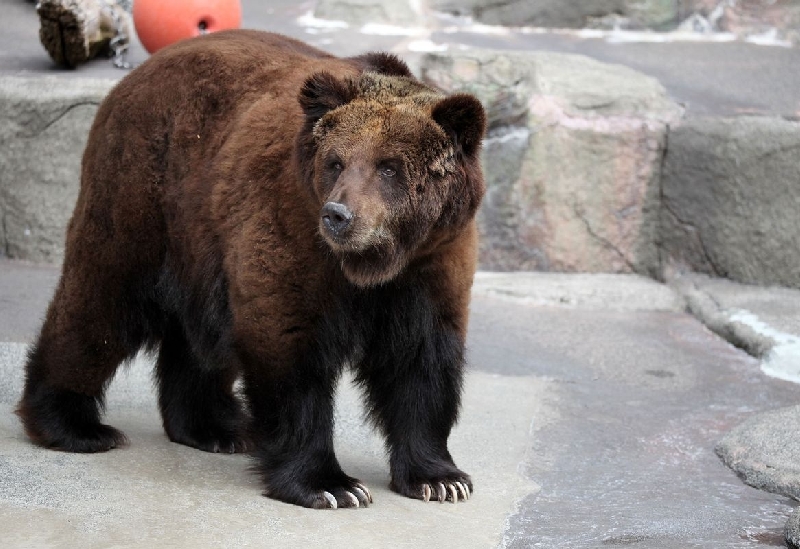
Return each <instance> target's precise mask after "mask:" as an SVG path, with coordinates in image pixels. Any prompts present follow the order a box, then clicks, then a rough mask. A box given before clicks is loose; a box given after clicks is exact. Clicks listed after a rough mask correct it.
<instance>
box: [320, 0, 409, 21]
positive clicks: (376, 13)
mask: <svg viewBox="0 0 800 549" xmlns="http://www.w3.org/2000/svg"><path fill="white" fill-rule="evenodd" d="M420 5H421V4H420V3H419V2H417V4H416V5H412V3H411V2H397V1H396V0H319V2H317V5H316V8H315V10H314V15H315V16H316V17H319V18H321V19H333V20H341V21H346V22H347V23H349V24H351V25H365V24H367V23H379V24H384V25H395V26H416V25H419V24H421V15H420ZM415 7H416V9H415Z"/></svg>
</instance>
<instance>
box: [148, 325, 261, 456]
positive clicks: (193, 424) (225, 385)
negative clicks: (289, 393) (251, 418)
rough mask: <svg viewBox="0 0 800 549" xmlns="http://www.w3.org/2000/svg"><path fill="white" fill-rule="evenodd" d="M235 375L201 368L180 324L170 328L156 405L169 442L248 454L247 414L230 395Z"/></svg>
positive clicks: (220, 369)
mask: <svg viewBox="0 0 800 549" xmlns="http://www.w3.org/2000/svg"><path fill="white" fill-rule="evenodd" d="M236 377H237V372H236V370H235V369H234V368H232V367H228V368H224V367H222V366H220V365H216V366H214V367H208V366H206V367H203V366H202V365H201V363H200V362H199V361H198V360H196V359H195V358H194V355H193V351H192V349H191V347H190V345H189V343H188V342H187V341H186V338H185V336H184V335H183V331H182V329H181V327H180V325H177V324H173V325H172V326H171V327H170V328H169V329H168V330H167V332H166V335H165V337H164V339H163V341H162V342H161V349H160V351H159V355H158V362H157V364H156V379H157V381H158V392H159V397H158V404H159V408H160V410H161V417H162V420H163V423H164V430H165V431H166V433H167V436H168V437H169V439H170V440H171V441H173V442H177V443H180V444H185V445H186V446H191V447H193V448H197V449H199V450H204V451H206V452H227V453H231V454H232V453H234V452H245V451H247V446H248V444H247V440H246V438H245V436H244V433H243V430H244V429H243V428H244V426H245V415H244V412H243V411H242V407H241V404H240V403H239V401H238V399H237V398H236V397H235V395H234V393H233V383H234V381H235V380H236Z"/></svg>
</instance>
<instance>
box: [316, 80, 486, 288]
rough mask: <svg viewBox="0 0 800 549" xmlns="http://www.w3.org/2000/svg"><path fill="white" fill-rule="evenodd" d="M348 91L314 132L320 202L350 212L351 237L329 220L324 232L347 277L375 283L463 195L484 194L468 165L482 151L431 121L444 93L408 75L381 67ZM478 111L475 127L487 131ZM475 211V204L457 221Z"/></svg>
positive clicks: (397, 266) (398, 265)
mask: <svg viewBox="0 0 800 549" xmlns="http://www.w3.org/2000/svg"><path fill="white" fill-rule="evenodd" d="M341 89H344V90H347V92H346V93H347V94H349V97H346V98H344V99H346V101H343V102H342V104H340V105H337V106H335V107H334V108H332V109H330V110H328V111H327V112H325V113H324V114H323V115H322V116H321V117H320V118H319V119H318V120H316V122H315V123H314V125H313V127H312V129H311V132H312V135H313V141H314V152H315V154H314V158H313V165H314V178H313V181H312V182H311V183H312V186H313V190H314V194H315V196H316V197H317V200H318V202H319V205H320V207H322V206H323V205H324V204H326V203H337V204H342V205H344V206H345V207H346V208H347V209H348V210H349V211H350V212H352V214H353V219H352V223H351V225H352V226H351V227H349V228H348V231H347V235H346V237H345V236H344V235H339V234H332V233H331V231H329V230H326V227H325V224H324V223H323V221H322V220H321V221H320V234H321V235H322V237H323V238H324V239H325V241H326V242H327V243H328V245H329V246H330V247H331V250H332V251H333V253H334V254H336V255H337V257H339V259H340V261H341V265H342V269H343V271H344V273H345V275H346V276H347V278H348V279H349V280H350V281H351V282H353V283H354V284H357V285H360V286H371V285H375V284H379V283H382V282H385V281H387V280H390V279H392V278H394V277H395V276H396V275H397V274H398V273H399V272H400V271H401V270H402V269H403V268H404V267H405V265H407V264H408V262H409V261H411V260H412V259H413V257H414V253H415V251H416V250H417V248H419V247H420V246H421V245H422V244H423V243H424V242H425V240H426V239H427V237H428V236H429V233H430V231H431V230H432V229H433V228H434V227H436V226H437V225H441V224H442V223H441V222H442V221H443V214H444V213H445V210H446V209H447V208H448V206H450V205H452V204H458V203H460V202H462V201H463V200H464V199H465V196H464V195H465V194H466V195H469V194H476V195H478V196H480V195H482V193H483V188H482V186H483V182H482V180H481V179H480V174H479V172H476V171H475V170H465V169H464V168H465V167H466V165H468V164H477V159H476V158H475V151H474V150H473V151H470V154H469V155H466V154H463V152H464V151H463V150H461V151H457V149H458V148H459V142H458V136H453V135H452V134H451V133H449V132H448V131H447V129H446V128H445V127H443V125H442V124H440V123H438V122H437V121H436V120H434V112H435V109H436V108H437V105H441V104H442V103H443V102H445V101H446V96H444V95H442V94H441V93H439V92H437V91H435V90H433V89H431V88H429V87H427V86H425V85H423V84H421V83H419V82H417V81H415V80H413V79H411V78H408V77H402V76H386V75H380V74H375V73H365V74H363V75H361V76H360V78H358V79H352V80H349V81H345V82H344V83H341ZM482 114H483V113H482V110H481V111H480V112H479V115H480V116H482ZM480 116H477V117H476V119H475V120H472V121H469V123H472V124H477V125H479V126H480V129H479V131H480V132H481V133H482V131H483V126H482V125H483V122H482V119H481V118H480ZM457 152H459V153H460V154H457ZM468 172H471V173H470V176H471V177H469V176H468V175H467V174H468ZM476 174H477V175H476ZM464 187H474V190H473V191H472V193H470V192H466V190H465V188H464ZM478 200H479V198H478ZM474 207H477V204H475V205H474ZM470 211H471V213H469V212H470ZM472 214H474V210H472V209H471V208H469V209H468V210H467V211H465V212H464V213H463V214H462V215H461V216H460V217H464V216H470V215H472ZM465 219H466V217H465ZM452 221H453V220H450V222H451V223H452Z"/></svg>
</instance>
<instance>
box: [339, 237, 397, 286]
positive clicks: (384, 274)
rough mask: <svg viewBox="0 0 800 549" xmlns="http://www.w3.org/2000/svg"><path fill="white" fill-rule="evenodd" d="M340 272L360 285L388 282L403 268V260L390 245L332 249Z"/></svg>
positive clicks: (375, 284)
mask: <svg viewBox="0 0 800 549" xmlns="http://www.w3.org/2000/svg"><path fill="white" fill-rule="evenodd" d="M332 251H333V252H334V254H335V255H336V257H337V258H338V259H339V265H340V266H341V269H342V273H343V274H344V276H345V278H347V280H348V281H350V282H351V283H353V284H355V285H356V286H360V287H369V286H377V285H378V284H383V283H385V282H389V281H390V280H392V279H393V278H394V277H396V276H397V275H398V274H400V271H402V270H403V267H404V266H405V260H404V259H403V257H404V256H403V254H400V253H398V252H397V250H395V249H394V248H393V247H392V246H372V247H369V248H365V249H361V250H358V251H346V250H343V249H339V250H336V249H333V248H332Z"/></svg>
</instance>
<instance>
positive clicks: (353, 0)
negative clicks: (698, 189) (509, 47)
mask: <svg viewBox="0 0 800 549" xmlns="http://www.w3.org/2000/svg"><path fill="white" fill-rule="evenodd" d="M432 12H443V13H449V14H453V15H460V16H469V17H472V18H474V19H475V20H476V21H479V22H481V23H485V24H489V25H503V26H512V27H518V26H533V27H545V28H574V29H578V28H586V27H588V28H601V29H613V28H622V29H635V30H638V29H652V30H656V31H670V30H675V29H676V28H680V29H681V30H684V31H691V32H697V33H713V32H729V33H733V34H735V35H737V36H739V37H742V38H746V37H755V36H760V37H762V38H771V39H778V40H786V41H789V42H794V43H797V42H798V41H800V0H585V1H584V0H414V1H397V0H319V1H318V2H317V7H316V11H315V15H316V16H317V17H321V18H327V19H342V20H345V21H348V22H350V23H353V24H363V23H367V22H373V23H387V24H392V25H398V26H419V25H428V24H431V23H432V22H434V20H435V18H431V17H430V14H431V13H432Z"/></svg>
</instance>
